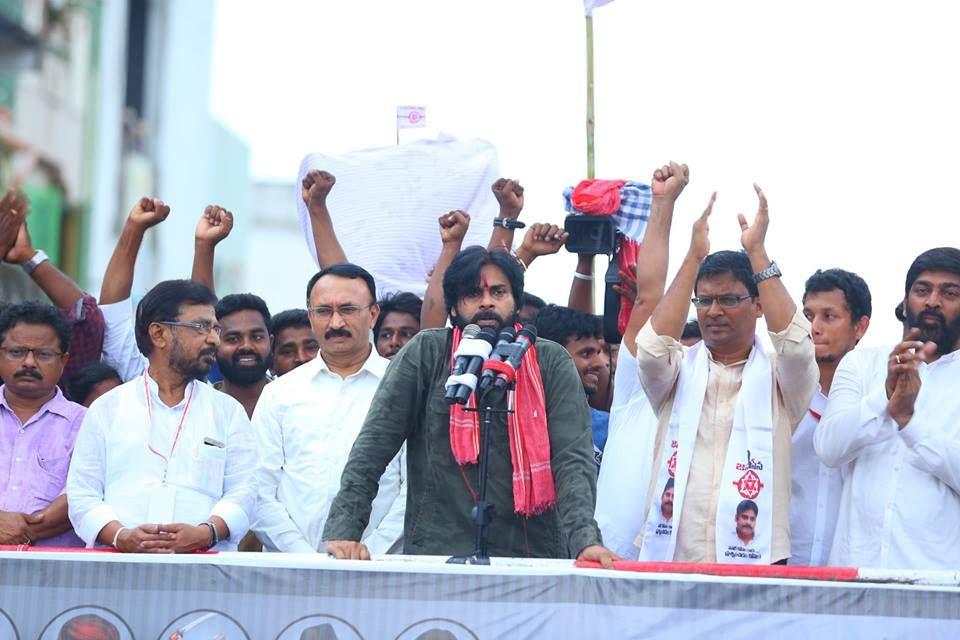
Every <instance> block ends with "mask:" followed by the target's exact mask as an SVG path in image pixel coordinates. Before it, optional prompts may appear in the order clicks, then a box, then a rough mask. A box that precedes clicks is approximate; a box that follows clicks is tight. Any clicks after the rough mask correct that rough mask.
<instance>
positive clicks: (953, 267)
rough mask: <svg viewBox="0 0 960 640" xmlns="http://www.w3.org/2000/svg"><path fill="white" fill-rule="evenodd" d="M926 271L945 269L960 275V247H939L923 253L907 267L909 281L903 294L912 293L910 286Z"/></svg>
mask: <svg viewBox="0 0 960 640" xmlns="http://www.w3.org/2000/svg"><path fill="white" fill-rule="evenodd" d="M924 271H945V272H947V273H952V274H954V275H958V276H960V249H957V248H955V247H937V248H936V249H929V250H927V251H924V252H923V253H921V254H920V255H919V256H917V258H916V259H915V260H914V261H913V264H911V265H910V268H909V269H907V281H906V284H905V285H904V287H903V295H907V294H908V293H910V288H911V287H912V286H913V283H914V282H916V281H917V278H919V277H920V274H921V273H923V272H924Z"/></svg>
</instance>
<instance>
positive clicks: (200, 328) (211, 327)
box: [157, 320, 220, 336]
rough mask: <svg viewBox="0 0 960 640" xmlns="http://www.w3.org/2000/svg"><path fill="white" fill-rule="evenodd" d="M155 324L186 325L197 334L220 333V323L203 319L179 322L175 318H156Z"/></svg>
mask: <svg viewBox="0 0 960 640" xmlns="http://www.w3.org/2000/svg"><path fill="white" fill-rule="evenodd" d="M157 324H165V325H167V326H170V327H188V328H190V329H193V330H194V331H196V332H197V335H201V336H206V335H210V332H211V331H212V332H214V333H215V334H217V335H218V336H219V335H220V325H218V324H213V323H211V322H207V321H206V320H204V321H203V322H179V321H175V320H157Z"/></svg>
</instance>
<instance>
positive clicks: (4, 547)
mask: <svg viewBox="0 0 960 640" xmlns="http://www.w3.org/2000/svg"><path fill="white" fill-rule="evenodd" d="M0 551H36V552H39V553H47V552H48V551H55V552H57V553H120V552H119V551H117V550H116V549H110V548H108V547H103V548H96V549H86V548H84V547H31V546H30V545H26V544H0ZM218 553H220V552H219V551H194V552H193V553H192V554H191V555H216V554H218Z"/></svg>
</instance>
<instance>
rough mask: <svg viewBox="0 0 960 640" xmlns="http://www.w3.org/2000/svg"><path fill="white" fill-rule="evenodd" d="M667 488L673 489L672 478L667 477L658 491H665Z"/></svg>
mask: <svg viewBox="0 0 960 640" xmlns="http://www.w3.org/2000/svg"><path fill="white" fill-rule="evenodd" d="M668 489H673V478H667V483H666V484H665V485H663V491H661V492H660V493H666V491H667V490H668Z"/></svg>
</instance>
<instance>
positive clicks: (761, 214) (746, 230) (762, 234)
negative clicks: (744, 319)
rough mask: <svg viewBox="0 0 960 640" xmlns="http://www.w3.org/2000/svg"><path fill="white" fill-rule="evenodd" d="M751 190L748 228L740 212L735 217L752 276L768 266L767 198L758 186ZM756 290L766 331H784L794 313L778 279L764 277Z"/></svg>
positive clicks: (785, 289) (794, 310) (789, 299)
mask: <svg viewBox="0 0 960 640" xmlns="http://www.w3.org/2000/svg"><path fill="white" fill-rule="evenodd" d="M753 188H754V190H756V192H757V197H758V198H759V199H760V206H759V208H758V209H757V217H756V218H754V219H753V224H751V225H748V224H747V218H746V216H744V215H743V214H742V213H741V214H739V215H738V216H737V218H738V219H739V221H740V230H741V234H740V243H741V244H742V245H743V248H744V250H745V251H746V252H747V257H748V258H750V267H751V268H752V269H753V272H754V273H760V272H761V271H763V270H764V269H766V268H767V267H769V266H770V264H771V261H770V257H769V256H768V255H767V249H766V246H765V241H766V237H767V228H768V227H769V226H770V214H769V212H768V209H767V197H766V196H765V195H764V194H763V191H762V190H761V189H760V187H759V186H758V185H753ZM757 289H758V290H759V291H760V306H761V307H763V317H764V319H766V321H767V328H768V329H769V330H770V331H772V332H774V333H779V332H780V331H783V330H784V329H786V328H787V325H789V324H790V321H791V320H792V319H793V316H794V315H796V313H797V305H796V303H795V302H794V301H793V298H791V297H790V293H789V292H788V291H787V288H786V287H785V286H784V285H783V282H782V281H781V280H780V278H767V279H766V280H761V281H760V282H759V283H758V284H757Z"/></svg>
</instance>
